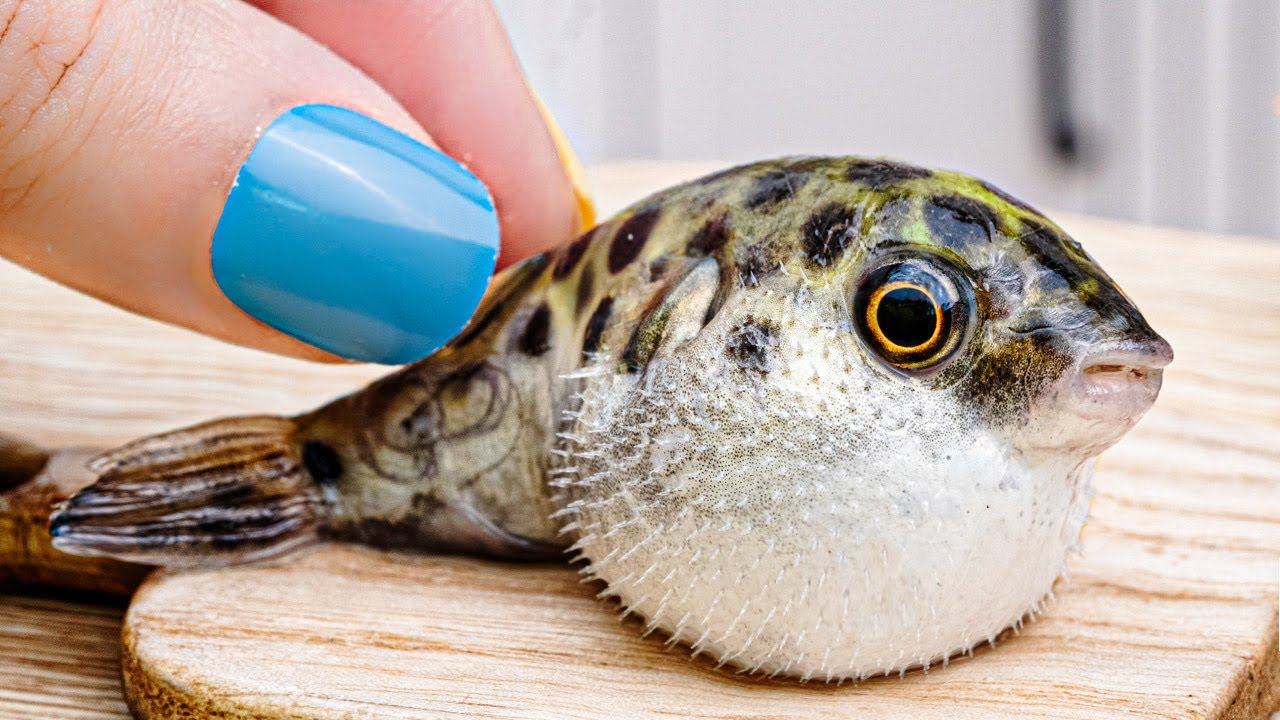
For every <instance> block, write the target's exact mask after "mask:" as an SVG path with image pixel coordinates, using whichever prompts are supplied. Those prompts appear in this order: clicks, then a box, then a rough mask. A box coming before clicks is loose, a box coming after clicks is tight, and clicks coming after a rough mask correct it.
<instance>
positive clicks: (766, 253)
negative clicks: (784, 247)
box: [737, 243, 782, 287]
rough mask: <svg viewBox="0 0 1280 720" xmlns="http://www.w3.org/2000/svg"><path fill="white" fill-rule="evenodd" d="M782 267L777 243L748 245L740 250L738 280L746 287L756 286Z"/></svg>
mask: <svg viewBox="0 0 1280 720" xmlns="http://www.w3.org/2000/svg"><path fill="white" fill-rule="evenodd" d="M781 267H782V264H781V258H780V257H779V255H778V250H777V245H776V244H774V243H759V244H756V245H748V246H746V247H744V248H742V249H741V250H740V251H739V258H738V265H737V269H738V281H739V282H740V283H741V284H742V285H743V286H745V287H755V286H756V285H759V284H760V281H761V280H763V279H765V278H767V277H769V276H770V275H773V274H774V273H776V272H778V270H780V269H781Z"/></svg>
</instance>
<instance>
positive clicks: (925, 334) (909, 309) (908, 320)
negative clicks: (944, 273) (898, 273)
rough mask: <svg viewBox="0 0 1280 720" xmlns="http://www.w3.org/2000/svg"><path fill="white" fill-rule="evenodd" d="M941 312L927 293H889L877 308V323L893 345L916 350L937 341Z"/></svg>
mask: <svg viewBox="0 0 1280 720" xmlns="http://www.w3.org/2000/svg"><path fill="white" fill-rule="evenodd" d="M937 312H938V311H937V309H936V308H935V307H934V304H933V301H931V300H930V299H929V296H928V295H926V294H925V293H924V291H922V290H919V289H917V288H912V287H900V288H894V289H893V290H890V291H889V292H887V293H885V294H884V295H883V296H882V297H881V298H880V302H879V304H878V305H877V307H876V324H877V325H878V326H879V328H880V332H881V333H883V334H884V336H885V338H887V339H888V340H889V341H890V342H892V343H893V344H895V345H898V346H900V347H904V348H915V347H918V346H920V345H923V344H925V343H927V342H929V340H931V339H932V338H933V334H934V331H935V329H936V328H937V326H938V314H937Z"/></svg>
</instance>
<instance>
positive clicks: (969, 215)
mask: <svg viewBox="0 0 1280 720" xmlns="http://www.w3.org/2000/svg"><path fill="white" fill-rule="evenodd" d="M924 220H925V223H926V224H927V225H928V226H929V232H930V234H932V235H933V238H934V240H936V241H937V242H938V244H939V245H942V246H944V247H949V248H951V249H953V250H960V249H962V248H966V247H970V246H973V245H977V244H980V243H985V242H987V241H989V240H990V239H991V233H993V232H995V231H996V229H997V228H998V227H999V224H1000V217H999V215H998V214H997V213H996V211H995V209H993V208H992V207H991V206H990V205H987V204H986V203H984V202H980V201H978V200H974V199H973V198H970V197H965V196H963V195H942V196H939V197H934V198H931V199H929V200H928V201H927V202H926V203H925V205H924Z"/></svg>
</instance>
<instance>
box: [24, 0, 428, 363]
mask: <svg viewBox="0 0 1280 720" xmlns="http://www.w3.org/2000/svg"><path fill="white" fill-rule="evenodd" d="M0 28H3V29H4V32H3V34H2V35H0V254H3V255H5V256H7V257H9V258H10V259H12V260H14V261H16V262H18V263H20V264H23V265H25V266H27V267H29V268H31V269H33V270H35V271H37V272H39V273H41V274H43V275H46V276H48V277H50V278H52V279H54V280H56V281H58V282H60V283H62V284H64V285H67V286H69V287H72V288H75V289H77V290H81V291H83V292H86V293H88V294H90V295H94V296H96V297H99V298H101V299H103V300H106V301H107V302H110V303H113V304H116V305H119V306H121V307H124V308H126V309H129V310H133V311H135V312H138V313H141V314H144V315H149V316H151V317H154V318H156V319H159V320H162V321H166V322H169V323H173V324H176V325H182V326H185V327H189V328H192V329H195V330H198V331H200V332H203V333H206V334H209V335H212V336H215V337H218V338H222V339H224V340H228V341H231V342H234V343H237V344H242V345H249V346H252V347H257V348H260V349H264V350H270V351H273V352H277V353H281V354H286V355H293V356H297V357H303V358H307V359H313V360H327V361H333V360H337V359H338V358H336V357H334V356H332V355H330V354H329V353H326V352H324V351H321V350H319V349H317V348H313V347H311V346H309V345H306V344H305V343H302V342H300V341H298V340H295V339H293V338H291V337H289V336H287V335H285V334H283V333H280V332H278V331H276V330H274V329H272V328H269V327H267V326H266V325H264V324H262V323H261V322H259V321H258V320H256V319H255V318H253V317H251V316H249V315H248V314H246V313H244V312H243V311H242V310H240V309H239V308H238V307H236V306H235V305H234V304H233V303H232V302H231V301H230V300H228V299H227V298H226V296H225V295H223V293H222V292H221V290H220V289H219V288H218V286H217V284H216V283H215V281H214V279H213V274H212V270H211V266H210V240H211V238H212V235H213V230H214V228H215V227H216V225H217V221H218V217H219V214H220V213H221V209H222V204H223V202H224V201H225V199H226V196H227V193H228V192H229V190H230V186H231V182H232V179H233V178H234V176H235V172H236V170H237V168H238V167H239V166H240V164H242V163H243V162H244V160H245V158H246V157H248V154H249V152H250V150H251V149H252V147H253V144H254V142H255V141H256V139H257V136H258V134H260V133H261V131H262V130H263V129H264V128H265V127H266V125H268V124H269V123H270V122H271V120H272V119H274V118H275V117H276V116H278V115H279V114H281V113H282V112H284V111H285V110H287V109H288V108H290V107H293V106H295V105H299V104H303V103H316V102H320V103H332V104H335V105H342V106H345V107H349V108H351V109H353V110H357V111H359V112H363V113H365V114H366V115H369V116H370V117H373V118H375V119H377V120H379V121H381V122H383V123H386V124H388V125H390V126H392V127H394V128H397V129H399V130H401V131H402V132H405V133H407V134H409V135H411V136H413V137H415V138H416V139H418V140H420V141H423V142H428V143H430V142H431V140H430V138H429V137H428V135H427V134H426V133H425V131H423V130H422V128H421V127H420V126H419V125H417V123H416V122H415V121H414V120H413V118H412V117H411V116H410V115H409V114H408V113H407V112H406V111H405V110H404V108H402V107H401V106H400V105H399V104H398V103H397V102H396V101H395V100H394V99H393V98H391V96H390V95H389V94H387V93H386V92H385V91H384V90H383V89H381V88H380V87H379V86H378V85H377V84H376V83H374V82H373V81H372V80H370V79H369V78H368V77H367V76H365V75H364V74H363V73H361V72H360V71H359V70H358V69H356V68H354V67H352V66H351V65H350V64H348V63H347V62H346V61H344V60H342V59H340V58H338V57H337V56H335V55H333V54H332V53H331V52H329V51H328V50H326V49H325V48H324V47H322V46H321V45H319V44H318V43H316V42H315V41H314V40H312V39H311V38H308V37H306V36H304V35H303V34H301V33H299V32H298V31H297V30H295V29H294V28H291V27H289V26H287V25H285V24H284V23H281V22H279V21H277V20H276V19H274V18H271V17H269V16H268V15H266V14H264V13H262V12H260V11H258V10H256V9H254V8H252V7H250V6H248V5H245V4H243V3H240V2H235V1H230V2H228V1H226V0H177V1H165V0H137V1H136V2H131V3H119V2H110V0H83V1H81V2H73V1H69V0H68V1H61V2H59V1H56V0H51V1H49V2H40V1H39V0H27V2H12V1H11V2H7V3H6V2H0Z"/></svg>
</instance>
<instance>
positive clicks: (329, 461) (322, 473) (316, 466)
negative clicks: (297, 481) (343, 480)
mask: <svg viewBox="0 0 1280 720" xmlns="http://www.w3.org/2000/svg"><path fill="white" fill-rule="evenodd" d="M302 465H303V467H305V468H306V469H307V473H308V474H310V475H311V479H312V480H315V481H316V482H317V483H319V484H321V485H330V484H332V483H335V482H337V480H338V478H340V477H342V458H341V457H340V456H339V455H338V451H336V450H334V449H333V446H331V445H329V444H328V443H323V442H320V441H319V440H308V441H306V442H305V443H303V444H302Z"/></svg>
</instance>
